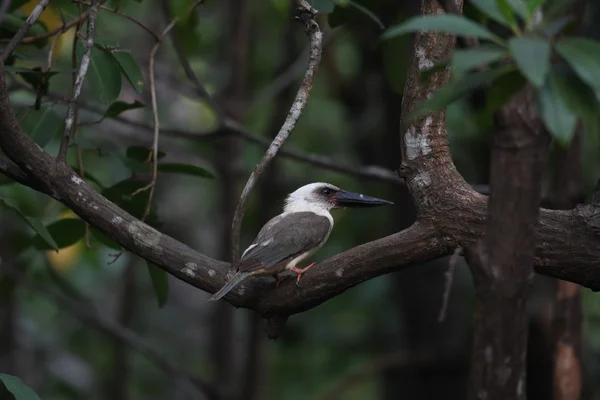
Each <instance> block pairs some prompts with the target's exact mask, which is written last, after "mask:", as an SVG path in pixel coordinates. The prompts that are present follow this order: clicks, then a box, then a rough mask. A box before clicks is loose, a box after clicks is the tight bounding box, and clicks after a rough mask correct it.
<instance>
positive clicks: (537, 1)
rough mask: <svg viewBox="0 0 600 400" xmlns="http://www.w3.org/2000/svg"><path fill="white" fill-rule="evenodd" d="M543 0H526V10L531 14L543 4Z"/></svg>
mask: <svg viewBox="0 0 600 400" xmlns="http://www.w3.org/2000/svg"><path fill="white" fill-rule="evenodd" d="M544 2H545V0H527V12H528V13H529V15H533V13H534V12H536V11H537V9H538V8H540V7H541V6H542V5H543V4H544Z"/></svg>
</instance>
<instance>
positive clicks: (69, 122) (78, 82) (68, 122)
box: [57, 0, 100, 163]
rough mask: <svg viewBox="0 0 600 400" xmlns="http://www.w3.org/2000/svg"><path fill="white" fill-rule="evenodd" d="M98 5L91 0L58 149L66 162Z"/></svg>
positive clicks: (93, 35)
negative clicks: (77, 67)
mask: <svg viewBox="0 0 600 400" xmlns="http://www.w3.org/2000/svg"><path fill="white" fill-rule="evenodd" d="M99 6H100V1H99V0H92V6H91V7H90V16H89V19H88V29H87V37H86V40H85V50H84V53H83V57H82V58H81V64H80V66H79V71H78V72H77V78H76V79H75V85H74V86H73V95H72V97H71V101H70V102H69V108H68V109H67V117H66V119H65V131H64V133H63V138H62V141H61V143H60V149H59V151H58V157H57V160H58V161H59V162H63V163H66V159H67V149H68V147H69V139H70V137H71V135H72V134H73V127H74V126H75V117H76V112H77V98H78V97H79V94H80V93H81V87H82V86H83V81H84V79H85V75H86V74H87V70H88V66H89V64H90V57H91V55H92V48H93V47H94V37H95V35H96V16H97V15H98V7H99Z"/></svg>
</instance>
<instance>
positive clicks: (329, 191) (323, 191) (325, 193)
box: [321, 188, 333, 196]
mask: <svg viewBox="0 0 600 400" xmlns="http://www.w3.org/2000/svg"><path fill="white" fill-rule="evenodd" d="M321 193H323V195H325V196H329V195H330V194H331V193H333V190H331V189H330V188H324V189H323V190H321Z"/></svg>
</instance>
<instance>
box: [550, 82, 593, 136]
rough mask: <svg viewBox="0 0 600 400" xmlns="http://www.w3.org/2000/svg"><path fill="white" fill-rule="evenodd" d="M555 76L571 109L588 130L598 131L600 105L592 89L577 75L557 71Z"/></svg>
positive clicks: (560, 92) (557, 84) (561, 93)
mask: <svg viewBox="0 0 600 400" xmlns="http://www.w3.org/2000/svg"><path fill="white" fill-rule="evenodd" d="M553 78H554V79H555V84H556V89H557V91H558V93H559V95H560V97H561V98H562V99H563V101H564V102H565V103H566V105H567V107H568V108H569V110H570V111H571V112H572V113H573V114H575V115H577V116H578V117H579V118H581V120H582V121H583V123H584V124H585V126H586V128H587V129H588V131H590V132H598V131H599V130H600V126H599V123H600V121H599V119H598V115H600V105H599V104H598V100H597V99H596V97H595V95H594V92H593V91H592V89H591V88H590V87H589V86H587V85H586V84H585V83H583V82H582V81H581V80H580V79H579V78H578V77H577V76H575V75H571V74H569V75H568V74H558V73H556V74H553Z"/></svg>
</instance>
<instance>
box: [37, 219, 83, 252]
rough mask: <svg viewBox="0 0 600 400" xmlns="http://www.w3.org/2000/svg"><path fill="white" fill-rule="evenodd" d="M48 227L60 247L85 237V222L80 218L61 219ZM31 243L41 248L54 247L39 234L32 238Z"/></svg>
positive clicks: (62, 247) (48, 248) (67, 245)
mask: <svg viewBox="0 0 600 400" xmlns="http://www.w3.org/2000/svg"><path fill="white" fill-rule="evenodd" d="M46 229H47V230H48V232H49V233H50V235H51V236H52V237H53V238H54V239H55V240H56V244H57V247H58V248H59V249H64V248H65V247H69V246H71V245H73V244H75V243H77V242H78V241H80V240H81V239H83V238H84V237H85V222H83V220H81V219H79V218H65V219H60V220H58V221H56V222H54V223H52V224H50V225H48V226H47V227H46ZM31 244H32V245H33V246H34V247H35V248H37V249H39V250H50V249H52V247H50V246H49V245H48V243H47V242H46V241H45V240H44V239H43V238H42V237H41V236H40V235H39V234H37V235H35V236H34V237H33V239H31Z"/></svg>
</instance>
